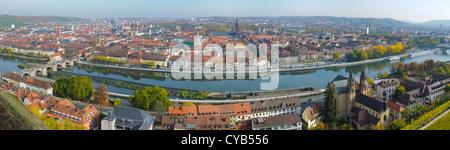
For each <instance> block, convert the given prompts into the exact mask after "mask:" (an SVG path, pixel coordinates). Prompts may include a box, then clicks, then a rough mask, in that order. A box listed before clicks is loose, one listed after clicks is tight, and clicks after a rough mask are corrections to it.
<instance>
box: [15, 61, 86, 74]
mask: <svg viewBox="0 0 450 150" xmlns="http://www.w3.org/2000/svg"><path fill="white" fill-rule="evenodd" d="M78 62H80V59H79V58H75V59H64V60H60V61H49V62H47V64H46V65H43V66H38V67H36V68H31V69H25V70H22V71H20V72H18V73H17V74H19V75H22V76H35V75H37V74H38V75H41V76H47V72H48V71H58V68H67V66H73V65H74V64H75V63H78Z"/></svg>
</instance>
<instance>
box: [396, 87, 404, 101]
mask: <svg viewBox="0 0 450 150" xmlns="http://www.w3.org/2000/svg"><path fill="white" fill-rule="evenodd" d="M405 92H406V90H405V87H403V86H401V85H398V86H397V87H395V91H394V99H395V100H398V99H399V98H401V97H402V96H403V94H405Z"/></svg>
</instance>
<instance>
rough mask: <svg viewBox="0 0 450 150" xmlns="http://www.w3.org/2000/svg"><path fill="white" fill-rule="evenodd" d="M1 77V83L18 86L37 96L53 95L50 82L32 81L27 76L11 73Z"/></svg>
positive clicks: (32, 79)
mask: <svg viewBox="0 0 450 150" xmlns="http://www.w3.org/2000/svg"><path fill="white" fill-rule="evenodd" d="M0 76H1V80H2V81H3V82H7V83H8V84H11V85H14V86H18V87H20V88H23V89H27V90H31V91H35V92H37V93H39V94H44V95H53V86H52V84H51V83H50V82H46V81H42V80H39V79H34V78H31V77H28V76H21V75H18V74H14V73H11V72H6V73H5V74H3V75H0Z"/></svg>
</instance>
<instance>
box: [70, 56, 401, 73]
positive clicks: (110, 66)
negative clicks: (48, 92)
mask: <svg viewBox="0 0 450 150" xmlns="http://www.w3.org/2000/svg"><path fill="white" fill-rule="evenodd" d="M406 56H407V55H406V54H405V55H399V57H406ZM387 58H388V57H383V58H377V59H369V60H364V61H356V62H344V63H333V64H328V65H319V66H309V67H292V68H289V66H280V68H279V69H278V72H289V71H300V70H313V69H324V68H333V67H346V66H354V65H360V64H366V63H373V62H379V61H386V59H387ZM78 64H83V65H90V66H97V67H107V68H116V69H127V70H139V71H151V72H163V73H171V72H172V70H171V69H167V68H160V69H153V68H136V67H124V66H115V65H105V64H98V63H89V62H86V61H80V62H78ZM268 70H270V69H268ZM224 72H225V70H224ZM245 72H252V71H249V70H245Z"/></svg>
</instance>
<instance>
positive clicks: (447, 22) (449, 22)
mask: <svg viewBox="0 0 450 150" xmlns="http://www.w3.org/2000/svg"><path fill="white" fill-rule="evenodd" d="M441 24H442V26H447V27H450V20H431V21H428V22H424V23H422V25H430V26H440V25H441Z"/></svg>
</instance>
